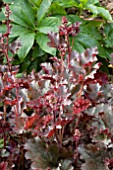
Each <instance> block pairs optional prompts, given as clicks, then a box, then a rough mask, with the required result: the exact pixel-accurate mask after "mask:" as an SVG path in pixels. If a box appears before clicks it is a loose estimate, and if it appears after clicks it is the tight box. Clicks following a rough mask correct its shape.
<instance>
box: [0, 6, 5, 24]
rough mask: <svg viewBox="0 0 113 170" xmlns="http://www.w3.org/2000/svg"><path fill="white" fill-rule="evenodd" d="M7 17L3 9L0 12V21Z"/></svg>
mask: <svg viewBox="0 0 113 170" xmlns="http://www.w3.org/2000/svg"><path fill="white" fill-rule="evenodd" d="M5 19H6V18H5V15H4V12H3V9H2V11H1V12H0V21H3V20H5Z"/></svg>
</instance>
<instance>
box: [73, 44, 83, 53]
mask: <svg viewBox="0 0 113 170" xmlns="http://www.w3.org/2000/svg"><path fill="white" fill-rule="evenodd" d="M73 48H74V50H76V51H78V52H79V53H82V52H84V51H85V48H84V47H83V45H81V44H80V43H79V42H77V41H74V44H73Z"/></svg>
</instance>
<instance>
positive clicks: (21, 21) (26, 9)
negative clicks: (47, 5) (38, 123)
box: [11, 0, 34, 28]
mask: <svg viewBox="0 0 113 170" xmlns="http://www.w3.org/2000/svg"><path fill="white" fill-rule="evenodd" d="M11 11H12V15H11V20H12V21H13V22H15V23H16V24H18V25H22V26H25V27H30V28H34V12H33V10H32V8H31V5H30V4H29V3H28V1H27V0H23V1H22V0H20V1H18V3H16V5H11Z"/></svg>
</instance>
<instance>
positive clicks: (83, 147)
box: [0, 6, 113, 170]
mask: <svg viewBox="0 0 113 170" xmlns="http://www.w3.org/2000/svg"><path fill="white" fill-rule="evenodd" d="M9 14H10V10H9V7H8V6H6V19H7V22H6V24H7V29H8V30H7V32H6V34H4V35H1V37H0V38H1V39H0V45H1V48H2V51H3V53H4V55H5V57H6V59H7V65H4V66H3V65H1V67H0V104H1V105H0V106H1V107H0V108H1V110H0V147H1V150H0V162H1V163H0V169H2V170H9V169H12V170H17V169H25V170H31V169H33V170H38V169H40V170H53V169H54V170H55V169H56V170H58V169H65V170H72V169H73V170H74V169H78V170H79V169H81V170H88V169H90V170H96V169H99V170H105V169H106V168H107V170H110V168H112V166H113V160H112V159H113V158H112V157H113V152H112V150H113V146H112V142H113V129H112V127H113V114H112V111H113V104H112V103H113V85H112V84H110V83H109V82H108V77H107V75H106V74H105V73H103V72H100V71H99V68H100V66H101V63H98V60H97V57H96V55H97V54H98V51H97V48H90V49H86V50H85V51H84V52H83V53H81V54H79V53H78V52H76V51H73V50H72V46H71V43H70V39H69V37H70V36H76V35H77V34H78V33H79V31H80V23H75V24H72V25H68V20H67V18H66V17H63V18H62V24H61V26H60V27H59V32H58V33H52V32H51V33H49V34H48V37H49V39H50V42H49V43H48V44H49V45H50V46H51V47H54V48H56V49H57V50H58V58H57V57H52V58H51V61H52V62H50V63H42V64H41V67H42V69H41V71H40V72H38V73H35V72H34V71H32V72H31V74H30V75H25V74H23V75H22V77H21V78H16V74H17V73H18V67H14V66H12V65H11V61H10V60H9V56H8V50H10V51H12V53H15V51H16V50H17V49H18V48H19V46H20V42H15V43H14V44H11V45H8V36H9V34H10V28H11V26H10V20H9ZM6 42H7V44H6Z"/></svg>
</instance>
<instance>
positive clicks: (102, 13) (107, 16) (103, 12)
mask: <svg viewBox="0 0 113 170" xmlns="http://www.w3.org/2000/svg"><path fill="white" fill-rule="evenodd" d="M97 10H98V13H99V15H100V16H102V17H103V18H104V19H106V20H109V21H112V17H111V15H110V13H109V11H108V10H106V9H104V8H103V7H97Z"/></svg>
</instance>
